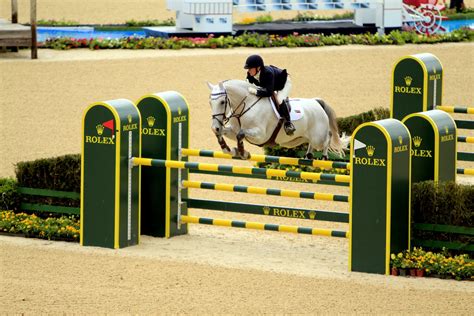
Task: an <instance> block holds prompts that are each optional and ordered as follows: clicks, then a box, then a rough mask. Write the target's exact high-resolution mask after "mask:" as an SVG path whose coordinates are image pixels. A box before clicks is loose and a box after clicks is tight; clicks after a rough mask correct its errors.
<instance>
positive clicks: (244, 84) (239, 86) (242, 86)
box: [221, 79, 255, 94]
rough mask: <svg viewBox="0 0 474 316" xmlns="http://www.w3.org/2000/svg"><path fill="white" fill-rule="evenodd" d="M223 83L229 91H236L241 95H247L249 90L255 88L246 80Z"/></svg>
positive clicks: (231, 80)
mask: <svg viewBox="0 0 474 316" xmlns="http://www.w3.org/2000/svg"><path fill="white" fill-rule="evenodd" d="M221 83H222V84H223V85H224V87H225V88H226V90H227V91H229V90H234V89H235V90H237V91H236V92H237V93H239V94H247V93H248V88H249V87H254V86H255V85H253V84H251V83H249V82H248V81H246V80H240V79H229V80H224V81H222V82H221ZM229 92H230V91H229Z"/></svg>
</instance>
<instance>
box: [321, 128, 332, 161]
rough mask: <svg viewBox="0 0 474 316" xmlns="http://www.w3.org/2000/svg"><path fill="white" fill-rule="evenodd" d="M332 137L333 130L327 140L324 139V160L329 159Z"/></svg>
mask: <svg viewBox="0 0 474 316" xmlns="http://www.w3.org/2000/svg"><path fill="white" fill-rule="evenodd" d="M331 137H332V132H331V131H329V132H328V136H327V138H326V140H325V141H324V147H323V155H322V159H323V160H328V149H329V145H330V144H331Z"/></svg>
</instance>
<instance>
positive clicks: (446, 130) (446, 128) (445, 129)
mask: <svg viewBox="0 0 474 316" xmlns="http://www.w3.org/2000/svg"><path fill="white" fill-rule="evenodd" d="M444 131H445V132H446V135H448V134H449V128H448V127H447V126H445V127H444Z"/></svg>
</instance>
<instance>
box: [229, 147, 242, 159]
mask: <svg viewBox="0 0 474 316" xmlns="http://www.w3.org/2000/svg"><path fill="white" fill-rule="evenodd" d="M229 154H231V155H232V157H239V156H240V155H239V151H238V150H237V148H235V147H234V148H232V149H231V150H230V153H229Z"/></svg>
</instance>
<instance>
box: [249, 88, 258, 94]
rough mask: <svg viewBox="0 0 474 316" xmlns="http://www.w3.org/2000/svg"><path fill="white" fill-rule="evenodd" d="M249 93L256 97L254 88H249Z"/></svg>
mask: <svg viewBox="0 0 474 316" xmlns="http://www.w3.org/2000/svg"><path fill="white" fill-rule="evenodd" d="M249 92H250V93H251V94H255V95H257V89H255V88H254V87H249Z"/></svg>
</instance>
